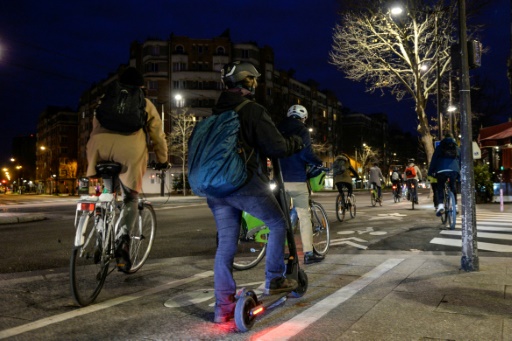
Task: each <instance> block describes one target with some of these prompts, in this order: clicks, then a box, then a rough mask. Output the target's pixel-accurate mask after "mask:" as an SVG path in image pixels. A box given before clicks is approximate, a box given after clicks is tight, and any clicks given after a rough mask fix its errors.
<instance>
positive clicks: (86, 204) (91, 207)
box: [76, 202, 96, 212]
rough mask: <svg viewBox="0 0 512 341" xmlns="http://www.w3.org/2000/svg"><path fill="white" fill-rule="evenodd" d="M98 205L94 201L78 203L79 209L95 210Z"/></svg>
mask: <svg viewBox="0 0 512 341" xmlns="http://www.w3.org/2000/svg"><path fill="white" fill-rule="evenodd" d="M95 207H96V204H95V203H93V202H79V203H78V205H77V208H76V209H77V210H78V211H89V212H91V211H94V208H95Z"/></svg>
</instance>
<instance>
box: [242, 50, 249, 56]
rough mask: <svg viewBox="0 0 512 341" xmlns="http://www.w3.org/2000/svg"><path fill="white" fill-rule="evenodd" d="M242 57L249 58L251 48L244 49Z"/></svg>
mask: <svg viewBox="0 0 512 341" xmlns="http://www.w3.org/2000/svg"><path fill="white" fill-rule="evenodd" d="M241 52H242V58H249V50H242V51H241Z"/></svg>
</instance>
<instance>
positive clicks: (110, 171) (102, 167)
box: [96, 161, 122, 177]
mask: <svg viewBox="0 0 512 341" xmlns="http://www.w3.org/2000/svg"><path fill="white" fill-rule="evenodd" d="M121 168H122V166H121V164H120V163H118V162H113V161H102V162H99V163H98V164H96V175H97V176H100V177H102V176H105V175H108V176H114V175H118V174H119V172H120V171H121Z"/></svg>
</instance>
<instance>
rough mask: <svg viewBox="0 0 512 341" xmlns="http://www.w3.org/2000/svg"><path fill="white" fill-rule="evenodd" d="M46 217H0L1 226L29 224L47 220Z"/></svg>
mask: <svg viewBox="0 0 512 341" xmlns="http://www.w3.org/2000/svg"><path fill="white" fill-rule="evenodd" d="M45 219H46V217H45V216H44V215H19V216H3V217H0V225H2V224H17V223H28V222H32V221H41V220H45Z"/></svg>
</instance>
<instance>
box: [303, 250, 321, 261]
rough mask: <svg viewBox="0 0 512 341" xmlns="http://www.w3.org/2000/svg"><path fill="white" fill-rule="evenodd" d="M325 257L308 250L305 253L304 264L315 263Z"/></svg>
mask: <svg viewBox="0 0 512 341" xmlns="http://www.w3.org/2000/svg"><path fill="white" fill-rule="evenodd" d="M324 259H325V256H321V255H317V254H316V253H314V252H313V251H309V252H306V253H305V254H304V264H313V263H318V262H321V261H323V260H324Z"/></svg>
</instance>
